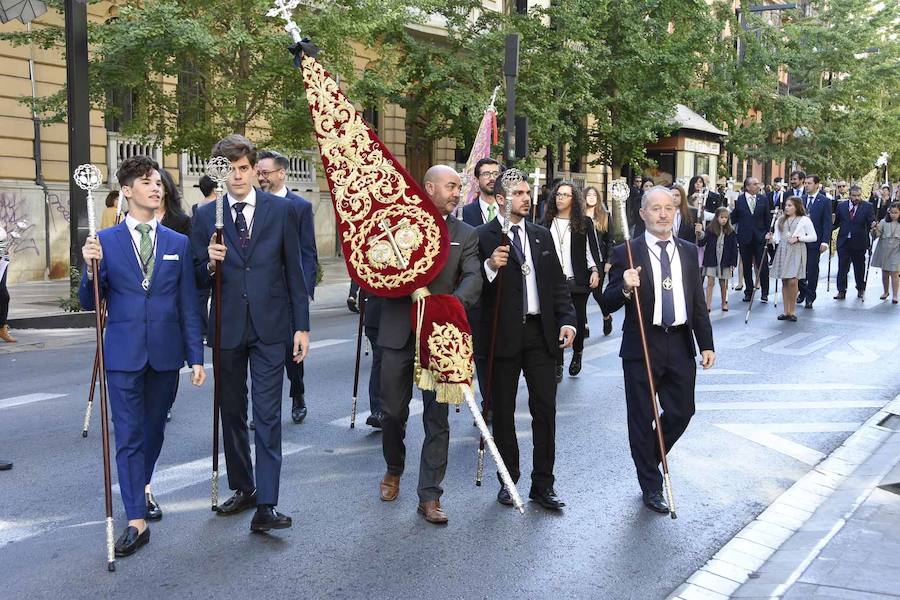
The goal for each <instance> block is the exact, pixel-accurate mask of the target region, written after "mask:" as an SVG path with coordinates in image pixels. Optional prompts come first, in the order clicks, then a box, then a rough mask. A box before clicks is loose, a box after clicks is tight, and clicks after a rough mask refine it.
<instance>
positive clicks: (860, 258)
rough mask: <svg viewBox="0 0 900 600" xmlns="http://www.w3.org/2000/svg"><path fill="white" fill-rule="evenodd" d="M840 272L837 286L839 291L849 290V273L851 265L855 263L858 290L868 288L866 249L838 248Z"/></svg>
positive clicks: (854, 269)
mask: <svg viewBox="0 0 900 600" xmlns="http://www.w3.org/2000/svg"><path fill="white" fill-rule="evenodd" d="M837 255H838V274H837V288H838V291H839V292H846V291H847V275H849V274H850V265H851V264H852V265H853V278H854V279H855V280H856V291H858V292H861V291H863V290H864V289H866V249H865V248H863V249H862V250H850V249H848V248H838V252H837Z"/></svg>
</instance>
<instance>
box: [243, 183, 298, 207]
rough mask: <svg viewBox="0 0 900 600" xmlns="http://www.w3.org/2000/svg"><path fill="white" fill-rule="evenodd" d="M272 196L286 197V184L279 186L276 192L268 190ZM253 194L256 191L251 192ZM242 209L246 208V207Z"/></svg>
mask: <svg viewBox="0 0 900 600" xmlns="http://www.w3.org/2000/svg"><path fill="white" fill-rule="evenodd" d="M269 193H270V194H272V195H273V196H278V197H280V198H287V193H288V187H287V186H286V185H283V186H281V189H280V190H278V191H277V192H269ZM253 195H254V196H256V192H253ZM244 210H247V209H246V208H245V209H244Z"/></svg>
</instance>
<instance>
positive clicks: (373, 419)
mask: <svg viewBox="0 0 900 600" xmlns="http://www.w3.org/2000/svg"><path fill="white" fill-rule="evenodd" d="M366 425H368V426H369V427H374V428H375V429H381V413H380V412H374V413H372V414H371V415H369V418H367V419H366Z"/></svg>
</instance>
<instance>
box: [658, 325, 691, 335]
mask: <svg viewBox="0 0 900 600" xmlns="http://www.w3.org/2000/svg"><path fill="white" fill-rule="evenodd" d="M653 328H654V329H658V330H660V331H662V332H663V333H676V332H678V331H681V330H683V329H687V328H688V326H687V323H682V324H681V325H670V326H668V327H663V326H662V325H654V326H653Z"/></svg>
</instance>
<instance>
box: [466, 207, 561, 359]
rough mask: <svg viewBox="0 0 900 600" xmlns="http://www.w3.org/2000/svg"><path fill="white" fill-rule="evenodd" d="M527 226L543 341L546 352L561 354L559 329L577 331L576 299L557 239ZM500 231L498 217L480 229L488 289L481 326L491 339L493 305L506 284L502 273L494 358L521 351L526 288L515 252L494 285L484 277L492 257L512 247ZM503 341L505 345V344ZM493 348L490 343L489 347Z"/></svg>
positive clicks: (483, 304) (481, 253) (485, 289)
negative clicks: (504, 248)
mask: <svg viewBox="0 0 900 600" xmlns="http://www.w3.org/2000/svg"><path fill="white" fill-rule="evenodd" d="M523 222H524V223H525V233H526V235H527V236H528V245H529V246H530V247H531V259H532V262H533V263H534V268H535V274H536V276H537V287H538V295H539V296H540V297H539V302H540V308H541V326H542V328H543V331H544V340H545V342H546V344H547V351H548V352H549V353H550V354H552V355H554V356H555V355H556V354H558V353H559V329H560V327H562V326H563V325H569V326H571V327H577V324H576V319H575V307H574V306H573V305H572V297H571V295H570V294H569V286H568V284H567V283H566V278H565V276H564V275H563V272H562V267H561V266H560V264H559V257H558V256H557V254H556V248H555V247H554V245H553V237H552V236H551V235H550V231H549V230H548V229H546V228H544V227H541V226H540V225H535V224H533V223H531V222H527V221H523ZM508 240H509V238H506V237H505V236H504V235H503V229H502V228H501V227H500V221H499V220H498V219H495V220H493V221H491V222H490V223H486V224H484V225H482V226H481V227H479V228H478V254H479V255H480V258H481V264H479V268H481V271H482V274H483V276H484V288H483V290H482V294H481V302H482V311H481V314H482V322H481V331H483V332H485V335H490V332H491V325H492V323H491V321H492V320H493V318H494V305H495V303H496V302H497V301H498V298H497V287H498V282H499V281H501V278H500V273H503V277H502V282H503V283H502V284H500V286H499V287H500V298H499V302H500V310H499V319H498V322H497V340H498V343H497V344H496V346H495V348H494V356H497V357H510V356H515V355H516V354H518V353H519V352H521V351H522V330H523V327H522V322H523V318H524V315H523V314H522V309H523V307H522V294H523V292H522V288H523V286H524V285H525V280H524V277H523V276H522V272H521V269H522V265H521V263H520V262H519V260H518V258H517V257H516V255H515V253H514V252H513V253H510V255H509V264H508V265H507V266H506V267H504V268H503V269H501V271H500V273H498V276H497V277H495V278H494V280H493V281H488V279H487V275H486V274H484V268H483V266H482V265H483V264H484V261H485V260H487V259H488V258H490V256H491V254H493V252H494V250H496V249H497V247H498V246H501V245H509V244H510V243H511V242H509V241H508ZM500 340H502V342H500ZM488 344H490V340H487V342H486V344H485V346H487V345H488Z"/></svg>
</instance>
